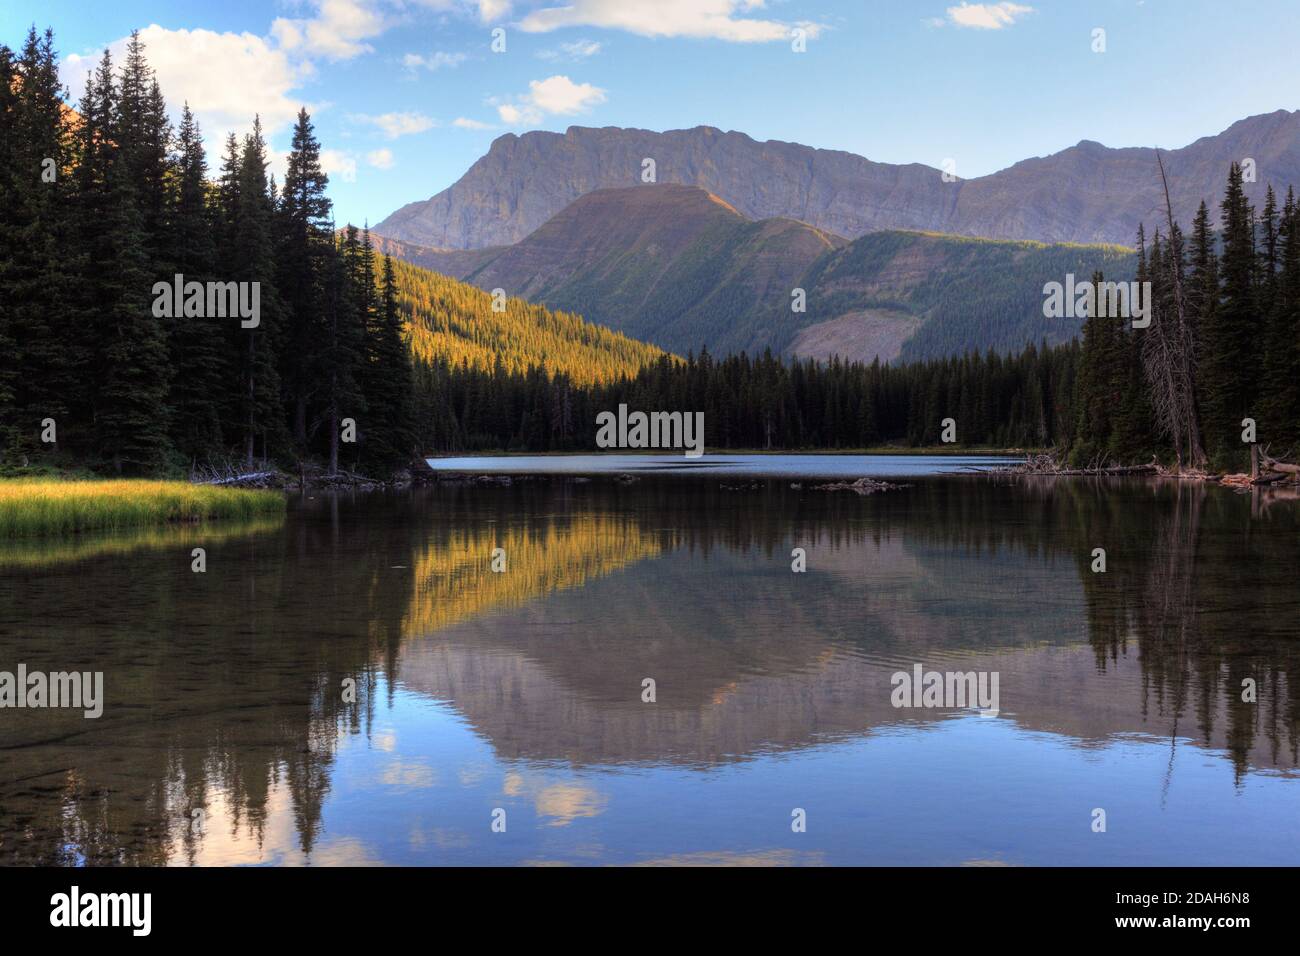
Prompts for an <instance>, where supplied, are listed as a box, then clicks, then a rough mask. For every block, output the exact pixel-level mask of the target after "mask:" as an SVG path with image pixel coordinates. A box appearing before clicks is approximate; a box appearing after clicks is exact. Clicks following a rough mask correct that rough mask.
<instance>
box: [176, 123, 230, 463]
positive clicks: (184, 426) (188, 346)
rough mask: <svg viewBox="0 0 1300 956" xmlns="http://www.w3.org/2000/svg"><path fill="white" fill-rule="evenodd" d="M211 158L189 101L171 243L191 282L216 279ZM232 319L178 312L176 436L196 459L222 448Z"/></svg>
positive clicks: (181, 140) (214, 454)
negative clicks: (209, 176) (225, 324)
mask: <svg viewBox="0 0 1300 956" xmlns="http://www.w3.org/2000/svg"><path fill="white" fill-rule="evenodd" d="M206 176H207V159H206V157H205V156H204V151H203V136H202V133H201V131H200V129H199V125H198V123H197V122H196V121H195V119H194V115H193V114H192V113H191V112H190V107H189V104H188V103H186V104H185V106H184V109H183V111H182V113H181V124H180V128H179V130H178V133H177V157H176V175H175V177H174V183H172V185H171V194H170V195H169V197H168V198H169V209H168V227H169V235H170V239H169V243H168V245H169V247H170V250H171V252H170V254H171V258H172V261H173V264H174V267H175V270H176V272H178V273H179V274H181V275H183V276H184V277H185V281H186V282H187V283H188V282H202V283H207V282H209V281H214V280H215V279H216V261H215V259H216V244H215V243H214V241H213V236H214V234H215V233H217V232H218V229H217V227H218V225H219V223H218V219H217V216H216V214H215V211H214V210H213V208H212V206H211V204H210V203H209V187H208V183H207V179H206ZM224 321H226V320H222V319H218V318H213V317H211V316H194V315H187V314H183V313H182V314H180V315H177V316H176V318H175V319H174V320H173V323H172V335H171V339H170V341H169V350H170V354H171V363H172V368H173V369H174V370H175V374H174V376H173V378H172V389H171V396H170V402H171V406H172V409H173V415H172V438H173V441H174V443H175V445H176V447H177V449H178V450H179V451H180V452H181V453H182V454H183V455H184V456H185V457H186V459H188V460H189V461H190V462H191V463H195V462H200V461H207V460H211V459H215V458H217V457H219V456H220V454H221V452H222V412H223V409H224V408H226V407H228V402H227V400H226V398H225V397H224V396H223V389H224V387H225V382H226V381H227V376H228V368H227V359H228V347H227V342H228V333H229V330H228V329H226V328H224V327H223V326H222V323H223V322H224Z"/></svg>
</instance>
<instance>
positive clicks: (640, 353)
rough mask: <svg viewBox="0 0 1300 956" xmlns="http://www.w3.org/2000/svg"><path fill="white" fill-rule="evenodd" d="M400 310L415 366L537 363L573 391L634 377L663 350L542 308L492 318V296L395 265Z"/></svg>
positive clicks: (511, 302) (519, 307)
mask: <svg viewBox="0 0 1300 956" xmlns="http://www.w3.org/2000/svg"><path fill="white" fill-rule="evenodd" d="M393 269H394V272H395V274H396V278H397V293H398V306H399V308H400V309H401V310H402V313H403V315H404V316H405V318H406V322H407V331H408V335H409V344H410V349H411V353H412V355H413V356H414V357H415V358H416V360H417V361H419V362H422V363H425V364H428V363H431V362H436V361H446V362H448V363H449V364H452V365H460V364H461V363H462V362H467V363H468V364H469V365H470V366H471V367H472V368H479V369H485V370H488V369H491V368H492V367H493V365H494V364H495V363H496V362H497V361H500V362H501V363H502V364H503V365H504V367H505V368H506V370H507V371H515V372H519V371H524V370H526V369H527V368H528V367H529V366H538V365H542V364H543V363H544V364H545V365H546V368H547V369H548V370H549V371H550V372H552V373H556V372H564V373H566V374H568V375H569V376H570V378H572V380H573V381H574V383H575V384H577V385H590V384H593V383H603V382H609V381H612V380H614V379H616V378H619V377H620V376H624V375H635V374H636V372H637V371H638V370H639V369H640V368H641V367H642V366H644V365H646V364H648V363H650V362H653V361H655V360H656V359H658V358H659V356H661V355H662V354H663V351H662V350H661V349H658V348H656V347H655V346H653V345H647V344H646V343H644V342H637V341H635V340H633V339H629V338H627V337H626V336H623V335H620V334H618V333H617V332H612V331H610V330H609V329H605V328H601V327H600V326H598V325H593V324H592V323H590V322H586V321H584V320H583V319H582V318H581V317H580V316H576V315H571V314H568V313H565V312H555V311H552V310H550V309H547V308H545V307H544V306H541V305H535V304H532V303H528V302H524V301H523V300H522V299H518V298H511V299H508V300H507V301H506V309H505V311H504V312H494V311H492V296H491V295H489V294H488V293H486V292H483V291H481V290H479V289H476V288H474V287H473V286H472V285H468V284H466V283H464V282H458V281H457V280H455V279H452V278H449V277H447V276H445V275H439V274H437V273H434V272H430V271H429V270H428V269H424V268H421V267H420V266H415V265H411V264H410V263H407V262H402V261H399V260H396V259H395V260H394V262H393Z"/></svg>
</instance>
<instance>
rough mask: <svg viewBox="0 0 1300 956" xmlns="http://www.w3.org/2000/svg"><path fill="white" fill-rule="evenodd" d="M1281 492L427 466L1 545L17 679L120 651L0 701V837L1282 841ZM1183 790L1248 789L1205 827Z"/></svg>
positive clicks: (713, 842)
mask: <svg viewBox="0 0 1300 956" xmlns="http://www.w3.org/2000/svg"><path fill="white" fill-rule="evenodd" d="M1267 501H1268V499H1267V498H1265V499H1263V500H1256V501H1254V502H1252V500H1251V499H1250V498H1249V497H1246V496H1238V495H1235V494H1232V493H1230V492H1227V491H1226V490H1224V489H1217V488H1206V487H1204V486H1201V485H1192V484H1177V483H1166V484H1160V485H1152V484H1149V483H1144V482H1133V483H1119V484H1117V483H1114V482H1110V483H1105V484H1102V483H1100V482H1098V483H1089V482H1070V483H1064V482H1057V483H1050V482H1032V481H1030V482H1026V481H1015V482H1010V481H1008V480H1005V479H989V478H973V477H968V478H960V479H933V480H922V481H918V482H917V483H916V484H915V485H914V486H913V487H911V488H909V489H907V490H906V491H905V492H899V493H891V494H887V495H876V496H871V497H868V498H858V497H857V496H854V495H851V494H831V493H818V492H811V491H804V490H796V489H791V488H790V487H788V486H787V485H785V484H778V483H772V484H768V485H765V486H762V487H761V488H759V489H757V490H753V491H746V492H736V491H725V490H722V489H720V488H718V487H717V485H716V484H715V483H713V482H707V481H699V482H689V481H687V482H671V481H656V482H643V483H640V484H637V485H632V486H621V485H618V484H613V483H602V482H592V483H590V484H562V483H556V484H551V483H547V482H538V483H516V484H515V485H513V486H510V487H495V486H494V487H487V488H484V487H473V486H461V487H456V486H443V487H440V488H437V489H430V490H427V491H420V492H408V493H402V494H394V495H388V496H368V497H358V498H356V499H351V498H347V497H317V498H313V499H308V500H305V501H301V502H298V503H297V504H296V505H295V507H294V508H293V509H292V510H291V513H290V515H289V518H288V521H287V522H286V523H285V525H284V526H283V527H282V528H274V529H258V531H257V533H254V534H248V535H233V534H231V535H221V534H217V533H207V532H203V531H202V530H200V531H199V532H197V534H198V535H199V537H200V540H195V539H193V538H192V537H186V538H185V539H184V540H181V539H176V540H169V539H163V540H156V541H145V542H139V541H137V542H135V543H134V544H132V545H131V546H130V547H126V546H125V544H124V545H123V547H122V548H121V549H120V550H117V549H114V548H112V547H109V546H107V545H106V546H104V550H102V551H91V552H88V553H85V554H83V555H80V556H79V557H78V559H77V560H76V561H73V562H70V563H69V562H60V561H57V560H42V561H14V560H11V561H10V562H8V563H3V562H0V669H12V668H13V667H14V666H15V665H16V664H17V662H20V661H21V662H24V663H26V664H27V665H28V668H29V669H46V670H67V669H72V668H77V669H88V670H103V671H104V672H105V675H106V691H107V698H108V701H107V706H106V711H105V715H104V716H103V717H102V718H101V719H100V720H98V721H86V720H82V719H80V718H79V717H74V716H70V715H68V714H64V713H61V712H57V711H30V710H24V711H15V710H4V711H0V841H2V842H0V861H3V862H6V863H31V862H41V863H81V862H89V863H109V862H114V863H143V864H163V863H187V862H188V863H235V862H271V863H296V862H312V863H316V864H327V863H380V862H494V863H495V862H501V863H505V862H552V861H556V860H563V861H565V862H578V863H582V862H604V861H611V860H612V861H618V862H643V863H654V862H699V863H722V862H727V863H743V862H754V863H819V862H963V861H984V862H987V861H989V860H990V859H991V860H993V861H994V862H998V861H999V859H1000V857H999V853H1003V854H1004V855H1008V856H1010V857H1011V858H1013V861H1015V860H1033V859H1035V858H1037V857H1038V855H1041V854H1048V855H1051V859H1049V860H1048V861H1049V862H1051V861H1061V862H1064V861H1068V860H1071V859H1076V860H1083V861H1088V860H1089V859H1090V857H1088V854H1091V853H1096V852H1101V851H1097V850H1094V849H1093V848H1092V845H1089V846H1087V847H1085V846H1084V845H1083V844H1081V843H1075V842H1074V841H1075V839H1076V838H1075V836H1067V835H1064V834H1063V831H1062V828H1066V827H1068V826H1069V824H1067V823H1065V822H1064V821H1065V819H1067V818H1069V817H1070V815H1071V814H1073V813H1075V809H1074V803H1073V801H1074V800H1076V799H1078V800H1082V801H1094V800H1096V799H1097V797H1096V796H1095V794H1094V793H1093V792H1092V791H1093V789H1095V788H1097V787H1101V788H1102V789H1103V790H1105V791H1106V792H1108V793H1110V794H1112V796H1111V799H1113V800H1114V801H1116V802H1120V803H1122V801H1124V800H1132V801H1133V806H1132V807H1131V808H1130V809H1129V811H1128V812H1129V813H1130V815H1131V816H1132V817H1135V818H1138V819H1140V820H1142V822H1143V824H1144V826H1146V827H1147V832H1149V833H1150V834H1153V837H1152V838H1153V839H1155V838H1156V837H1158V838H1159V839H1160V840H1164V841H1166V842H1167V843H1172V842H1176V841H1179V840H1183V841H1193V840H1200V841H1201V847H1202V849H1203V850H1204V852H1205V853H1207V854H1210V856H1212V855H1213V852H1214V851H1215V850H1216V848H1217V847H1218V845H1219V844H1220V843H1222V844H1223V846H1224V847H1225V850H1224V852H1226V847H1227V846H1228V844H1229V843H1230V842H1231V841H1233V840H1236V841H1238V845H1239V846H1240V845H1241V842H1242V841H1243V839H1244V840H1245V841H1246V842H1247V843H1249V842H1250V841H1252V840H1253V841H1255V842H1258V843H1261V844H1265V843H1270V842H1271V843H1272V844H1273V845H1275V846H1276V845H1281V846H1283V847H1286V848H1287V851H1288V852H1289V849H1290V847H1292V846H1294V843H1291V844H1287V843H1286V838H1285V837H1282V836H1279V831H1278V828H1281V829H1282V832H1284V833H1286V834H1293V833H1294V824H1292V823H1290V822H1289V816H1288V817H1286V818H1284V817H1282V816H1281V810H1280V809H1278V808H1281V807H1284V806H1287V805H1290V804H1291V803H1292V802H1293V800H1294V793H1295V790H1294V780H1293V777H1294V772H1295V768H1296V763H1297V743H1296V730H1297V720H1298V719H1300V710H1298V708H1297V704H1298V701H1297V694H1296V688H1295V687H1294V686H1293V683H1292V682H1291V681H1288V679H1287V675H1288V674H1293V673H1296V672H1297V665H1300V660H1297V657H1298V656H1300V649H1298V647H1297V644H1296V642H1295V641H1294V640H1293V638H1292V637H1291V635H1290V634H1289V633H1288V632H1289V629H1290V628H1291V627H1292V623H1293V622H1294V620H1295V612H1296V602H1297V595H1296V591H1295V587H1294V581H1295V579H1296V572H1297V571H1298V570H1300V552H1298V550H1297V547H1296V541H1297V538H1296V532H1297V526H1296V520H1295V511H1294V503H1293V502H1282V503H1280V504H1279V505H1278V506H1277V507H1269V506H1268V505H1267ZM198 545H202V546H205V547H207V549H208V571H207V573H206V574H202V575H196V574H193V573H192V572H191V571H190V566H189V549H190V547H193V546H198ZM794 547H802V548H804V549H806V551H807V554H808V566H809V572H808V573H807V574H792V573H791V571H790V551H791V549H792V548H794ZM1095 547H1105V549H1106V552H1107V571H1106V573H1104V574H1094V573H1092V571H1091V569H1090V565H1091V561H1092V550H1093V548H1095ZM496 548H500V549H502V551H503V552H504V558H505V562H506V570H505V571H504V572H495V571H493V570H492V552H493V549H496ZM915 662H923V663H925V664H926V665H927V667H936V668H938V669H947V670H957V669H960V670H977V671H982V670H993V671H998V672H999V673H1000V674H1001V688H1002V690H1001V697H1002V702H1001V703H1002V715H1001V717H1000V718H999V719H997V720H993V721H983V720H981V719H980V718H978V717H974V716H969V715H960V714H958V715H954V714H953V712H951V711H907V710H897V709H895V708H893V707H892V706H891V704H890V689H891V687H890V675H891V674H892V673H893V672H894V671H896V670H899V669H906V668H910V667H911V666H912V664H913V663H915ZM647 677H649V678H653V679H654V680H655V682H656V689H657V701H656V703H654V704H646V703H643V701H642V699H641V692H642V681H643V680H644V679H645V678H647ZM1244 680H1252V681H1254V682H1255V684H1256V688H1257V689H1256V694H1257V701H1256V702H1253V703H1252V702H1248V701H1246V700H1243V699H1242V690H1243V685H1242V682H1243V681H1244ZM346 681H354V682H355V684H356V693H355V696H353V695H351V694H345V693H344V691H345V687H346V685H345V682H346ZM1153 741H1163V743H1159V744H1157V743H1153ZM1156 746H1159V748H1160V751H1159V753H1158V754H1155V753H1154V750H1153V748H1155V747H1156ZM972 762H976V763H981V764H982V765H983V767H984V768H987V767H989V766H998V767H999V768H1000V771H1001V773H1002V774H1003V775H1004V777H1003V779H1002V780H1000V781H994V780H987V781H983V782H982V783H981V784H980V785H979V786H976V787H974V788H973V787H972V783H971V782H970V780H969V779H965V780H963V776H962V775H963V774H965V773H971V772H973V773H976V774H978V773H979V772H980V769H981V768H980V767H979V766H976V767H974V768H973V769H972V767H970V766H968V765H970V764H972ZM936 768H937V769H936ZM1085 770H1086V773H1085ZM868 771H870V772H868ZM1184 781H1185V783H1184ZM1222 783H1226V784H1227V788H1226V789H1225V788H1224V787H1223V786H1222V785H1221V784H1222ZM995 784H996V785H995ZM1076 785H1077V791H1076V790H1075V789H1073V788H1075V787H1076ZM998 786H1001V787H1002V788H1003V789H1002V790H998V789H997V787H998ZM981 787H985V788H987V789H980V788H981ZM1180 787H1185V788H1186V790H1185V791H1184V790H1180ZM809 788H811V789H812V792H813V793H814V794H817V795H820V799H821V801H822V805H823V809H821V810H819V811H818V815H816V816H814V817H813V819H814V820H816V821H817V823H818V826H817V827H815V828H814V829H813V830H810V833H809V834H808V835H807V836H808V838H809V839H808V840H806V841H805V842H804V843H802V844H801V843H798V842H794V843H791V842H790V835H789V827H788V820H789V808H790V807H793V806H802V805H804V803H806V802H808V801H809V800H810V799H811V797H810V795H809ZM1007 788H1011V789H1013V790H1015V791H1016V793H1017V794H1018V796H1013V795H1009V794H1008V793H1007V792H1006V791H1007ZM1278 788H1284V789H1278ZM1121 794H1123V796H1121ZM1233 795H1235V796H1233ZM1192 797H1194V798H1195V799H1196V800H1197V801H1200V806H1201V807H1202V809H1204V808H1206V807H1211V806H1212V807H1213V808H1214V810H1215V812H1216V813H1220V814H1230V813H1235V814H1237V816H1234V817H1231V818H1228V819H1224V818H1222V817H1219V818H1218V819H1217V823H1216V829H1214V830H1213V831H1206V832H1207V833H1209V836H1207V835H1206V833H1202V832H1201V831H1200V829H1199V827H1200V826H1201V825H1202V824H1203V822H1204V821H1201V822H1199V823H1198V819H1197V818H1196V817H1195V816H1194V815H1193V816H1184V815H1183V814H1185V813H1188V812H1189V811H1186V810H1184V809H1180V808H1182V807H1183V806H1184V805H1185V803H1190V802H1191V801H1190V800H1189V799H1188V798H1192ZM1022 798H1023V802H1021V803H1018V800H1021V799H1022ZM1233 800H1235V801H1236V802H1235V803H1233V802H1232V801H1233ZM864 801H865V802H866V804H869V805H870V806H872V807H873V808H874V809H873V811H872V813H871V814H867V813H866V812H865V811H863V810H862V809H861V808H862V806H863V805H864ZM963 803H964V804H966V805H967V809H968V811H969V812H970V813H971V814H972V816H971V818H970V819H965V818H963V816H962V813H961V812H960V811H959V810H958V808H959V807H960V806H961V805H963ZM1095 805H1097V804H1096V803H1095V802H1088V804H1087V806H1088V807H1089V808H1090V807H1091V806H1095ZM496 806H503V807H506V808H507V810H508V811H509V813H510V816H511V828H510V831H509V832H510V833H511V838H510V839H493V837H492V835H491V833H490V831H489V829H488V814H489V812H490V810H491V809H492V808H494V807H496ZM686 808H689V813H687V812H686ZM831 808H834V809H831ZM1234 808H1235V809H1234ZM196 810H197V811H199V814H198V815H197V816H196V814H195V811H196ZM769 812H771V813H772V819H773V820H775V823H774V824H773V823H772V822H771V821H770V820H768V819H767V817H766V814H768V813H769ZM1083 812H1084V813H1086V812H1087V808H1085V809H1084V811H1083ZM1287 813H1288V814H1289V811H1287ZM760 817H762V820H760V819H759V818H760ZM782 819H784V821H785V823H784V824H783V823H782ZM1284 820H1285V821H1286V822H1284ZM962 826H964V827H965V829H962V828H961V827H962ZM953 827H957V829H952V828H953ZM1288 828H1289V829H1288ZM1084 830H1085V831H1086V826H1085V827H1084ZM783 831H784V832H783ZM895 831H899V832H907V833H910V834H911V835H912V842H911V843H910V844H907V843H901V842H900V843H898V844H895V843H894V842H893V841H894V840H895V839H896V837H895V836H894V832H895ZM1243 833H1244V834H1245V836H1244V837H1243ZM972 834H984V836H982V837H981V836H972ZM1012 834H1014V835H1012ZM999 840H1000V841H1002V842H1001V843H999V842H998V841H999ZM1207 840H1209V841H1211V844H1212V845H1207V843H1206V841H1207ZM823 841H826V842H823ZM963 841H965V843H969V846H966V845H965V843H964V842H963ZM1279 841H1280V843H1279ZM1141 842H1142V841H1139V843H1141ZM962 847H965V850H964V851H963V850H962V849H961V848H962ZM1106 852H1111V853H1114V852H1117V851H1115V850H1113V849H1111V850H1108V851H1106ZM1118 852H1122V851H1118ZM1170 852H1171V853H1172V852H1175V851H1174V850H1173V849H1171V850H1170ZM1104 859H1106V860H1114V859H1116V858H1115V857H1114V856H1107V857H1104ZM1193 861H1194V860H1193Z"/></svg>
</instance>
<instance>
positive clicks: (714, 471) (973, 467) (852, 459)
mask: <svg viewBox="0 0 1300 956" xmlns="http://www.w3.org/2000/svg"><path fill="white" fill-rule="evenodd" d="M1015 460H1016V459H1013V458H1007V457H997V456H995V457H989V456H975V455H953V456H935V455H702V456H700V457H699V458H687V457H686V456H685V455H684V454H682V453H681V452H678V453H677V454H671V455H626V454H621V455H620V454H599V455H510V456H491V457H477V458H476V457H468V458H430V459H428V462H429V466H430V467H431V468H433V470H434V471H439V472H444V473H453V474H472V475H608V474H616V475H617V474H632V475H638V476H643V477H644V476H650V475H673V476H677V475H706V476H710V477H715V478H736V477H743V478H863V477H870V478H902V477H908V476H916V475H944V474H957V473H960V472H970V471H981V470H987V469H988V468H990V467H992V466H995V465H1006V464H1007V463H1008V462H1012V461H1015Z"/></svg>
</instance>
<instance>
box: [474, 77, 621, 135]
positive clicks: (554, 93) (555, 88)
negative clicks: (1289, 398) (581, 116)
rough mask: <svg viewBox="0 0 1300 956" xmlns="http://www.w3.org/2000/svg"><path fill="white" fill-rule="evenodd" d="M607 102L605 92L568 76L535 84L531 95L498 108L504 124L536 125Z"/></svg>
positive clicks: (530, 89) (530, 86)
mask: <svg viewBox="0 0 1300 956" xmlns="http://www.w3.org/2000/svg"><path fill="white" fill-rule="evenodd" d="M603 102H605V91H604V90H602V89H601V88H600V87H597V86H592V85H591V84H590V83H574V82H573V81H572V80H571V79H569V78H568V77H567V76H548V77H547V78H546V79H544V80H533V81H532V82H531V83H529V84H528V92H527V93H525V94H524V95H523V96H520V97H517V98H516V99H515V101H514V102H512V103H502V104H500V105H499V106H497V114H498V115H499V116H500V117H501V121H502V122H503V123H507V124H509V125H511V126H519V125H536V124H538V123H540V122H541V121H542V119H543V117H545V116H546V115H547V114H548V113H558V114H561V115H565V116H568V115H572V114H574V113H581V112H584V111H586V110H588V109H590V108H591V107H593V106H595V105H596V104H598V103H603Z"/></svg>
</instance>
